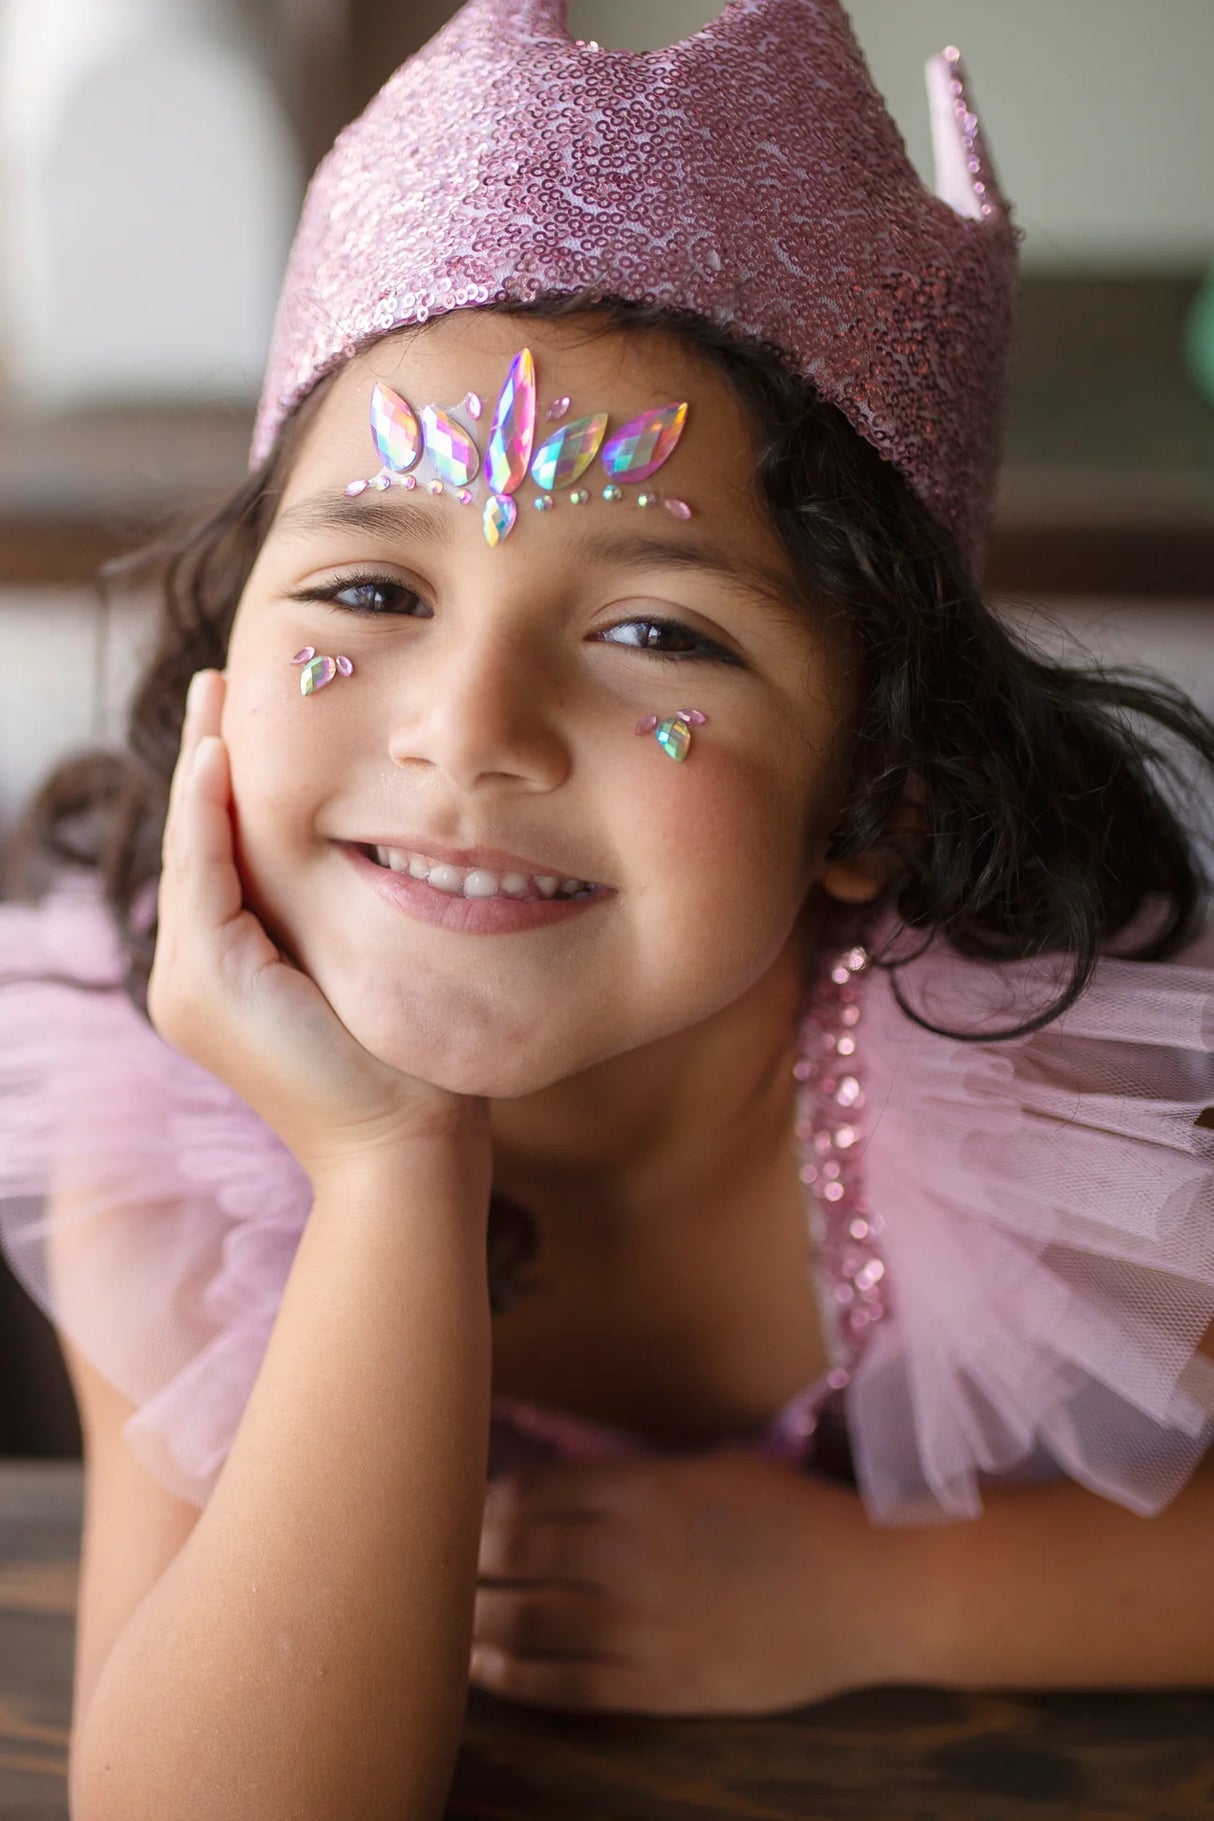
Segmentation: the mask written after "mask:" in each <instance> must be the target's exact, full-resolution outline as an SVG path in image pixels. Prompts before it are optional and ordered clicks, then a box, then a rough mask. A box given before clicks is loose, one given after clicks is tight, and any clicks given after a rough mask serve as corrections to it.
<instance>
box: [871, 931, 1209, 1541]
mask: <svg viewBox="0 0 1214 1821" xmlns="http://www.w3.org/2000/svg"><path fill="white" fill-rule="evenodd" d="M1066 977H1067V974H1066V970H1065V968H1061V971H1060V962H1059V959H1058V958H1057V957H1052V958H1050V957H1043V958H1040V959H1038V960H1033V961H1030V962H1020V963H1015V964H1012V965H1008V964H1002V965H998V966H993V965H988V964H984V963H979V962H972V961H966V960H962V959H961V958H960V957H958V956H957V955H956V953H955V952H954V951H952V950H950V949H947V948H944V947H942V945H941V944H940V943H939V942H938V941H937V943H936V944H934V945H933V947H932V948H931V949H929V950H928V952H927V953H926V954H925V955H923V956H922V957H920V958H919V959H917V960H915V961H913V962H910V963H908V964H907V965H906V966H905V967H904V968H902V969H901V970H899V975H898V980H899V989H900V991H901V993H902V996H903V998H904V999H905V1000H906V1001H907V1003H908V1004H909V1005H910V1006H911V1007H912V1008H913V1009H914V1010H915V1011H916V1012H917V1013H918V1015H919V1016H920V1017H922V1018H925V1019H926V1020H927V1021H928V1022H929V1023H931V1024H935V1025H940V1026H947V1027H948V1028H950V1029H952V1030H956V1031H966V1032H977V1033H982V1032H993V1031H999V1030H1006V1029H1008V1028H1010V1027H1013V1026H1015V1025H1016V1024H1019V1023H1023V1022H1025V1021H1026V1020H1028V1019H1029V1018H1031V1017H1032V1016H1033V1015H1034V1013H1036V1012H1039V1011H1041V1010H1043V1009H1044V1008H1045V1007H1046V1006H1047V1005H1048V1004H1049V1003H1050V1002H1051V1001H1052V1000H1053V999H1055V998H1056V997H1057V996H1058V994H1057V991H1056V987H1057V983H1058V982H1059V980H1060V979H1061V980H1065V978H1066ZM863 1031H864V1057H865V1065H866V1084H865V1095H866V1103H867V1104H866V1132H865V1137H864V1141H863V1142H864V1152H863V1162H864V1174H865V1179H866V1193H867V1196H868V1200H869V1203H870V1207H871V1209H872V1211H873V1212H875V1213H878V1214H879V1215H880V1219H881V1224H882V1241H883V1246H884V1252H885V1258H886V1262H887V1267H888V1274H889V1277H888V1281H889V1284H890V1288H891V1294H892V1304H893V1306H892V1309H891V1314H890V1315H889V1316H888V1317H887V1319H886V1320H885V1321H884V1322H883V1323H882V1324H881V1326H880V1327H879V1328H878V1329H877V1330H876V1331H875V1332H874V1333H873V1336H872V1340H871V1343H870V1345H869V1347H868V1349H867V1351H866V1353H865V1356H864V1358H863V1360H862V1362H861V1363H860V1365H859V1366H858V1367H857V1369H856V1370H855V1372H854V1373H853V1376H852V1382H851V1386H850V1390H849V1396H848V1426H849V1432H850V1438H851V1445H852V1452H853V1459H854V1462H855V1468H856V1477H857V1484H858V1486H859V1488H860V1491H861V1496H862V1497H863V1499H864V1502H865V1505H866V1509H867V1510H868V1512H869V1515H870V1517H871V1518H872V1520H873V1521H874V1522H876V1523H886V1524H924V1523H936V1522H942V1521H947V1520H949V1519H955V1518H958V1517H962V1518H965V1517H975V1516H977V1515H979V1514H980V1513H981V1511H982V1509H983V1505H982V1498H981V1496H980V1488H981V1487H982V1486H983V1485H984V1484H986V1483H987V1482H988V1481H989V1480H1006V1479H1011V1480H1012V1481H1015V1480H1016V1479H1017V1478H1020V1479H1034V1478H1036V1479H1040V1478H1043V1477H1053V1476H1055V1475H1069V1476H1070V1477H1071V1478H1073V1479H1075V1480H1077V1481H1079V1482H1080V1483H1081V1484H1083V1485H1084V1486H1086V1487H1088V1488H1089V1489H1090V1490H1091V1491H1093V1492H1095V1493H1098V1494H1100V1495H1102V1496H1103V1497H1105V1498H1108V1499H1111V1500H1114V1501H1116V1502H1117V1503H1119V1504H1121V1505H1124V1506H1126V1507H1127V1508H1128V1509H1129V1510H1131V1511H1134V1512H1137V1513H1139V1514H1140V1515H1142V1516H1151V1515H1154V1514H1155V1513H1157V1512H1159V1511H1160V1510H1161V1509H1162V1508H1163V1507H1164V1506H1165V1505H1167V1504H1168V1503H1169V1502H1170V1501H1171V1500H1172V1499H1173V1498H1174V1497H1175V1496H1176V1494H1177V1492H1179V1490H1180V1489H1181V1487H1182V1486H1183V1485H1184V1484H1185V1482H1186V1481H1187V1480H1188V1478H1189V1477H1190V1475H1191V1474H1192V1472H1193V1471H1194V1468H1195V1467H1196V1466H1197V1463H1198V1462H1199V1460H1200V1459H1201V1457H1202V1455H1203V1454H1204V1453H1205V1451H1206V1450H1207V1449H1208V1448H1209V1447H1210V1444H1211V1442H1212V1441H1214V1359H1210V1358H1208V1357H1206V1356H1205V1354H1204V1353H1202V1352H1199V1351H1198V1348H1199V1347H1200V1346H1201V1343H1202V1339H1203V1336H1204V1334H1205V1332H1206V1329H1207V1328H1208V1327H1209V1326H1210V1324H1211V1322H1212V1321H1214V1111H1212V1110H1211V1109H1214V926H1212V925H1211V924H1210V923H1209V922H1207V924H1206V926H1205V929H1204V933H1203V934H1202V935H1201V936H1200V937H1199V939H1198V940H1197V941H1196V942H1194V943H1191V944H1190V945H1189V946H1188V948H1186V950H1185V951H1184V952H1183V953H1182V954H1180V955H1178V956H1176V957H1174V958H1173V959H1172V960H1170V961H1166V962H1134V961H1127V960H1124V959H1117V958H1113V957H1110V956H1106V957H1103V958H1102V959H1101V960H1100V962H1099V963H1098V965H1097V971H1096V974H1095V976H1094V977H1093V979H1092V981H1091V983H1090V985H1089V986H1088V988H1087V990H1086V991H1085V992H1084V993H1083V994H1082V995H1081V997H1080V998H1079V1000H1078V1001H1076V1003H1075V1004H1074V1005H1073V1006H1072V1007H1071V1008H1069V1010H1068V1011H1066V1012H1065V1013H1063V1014H1062V1016H1061V1017H1060V1018H1059V1019H1057V1020H1055V1021H1054V1022H1053V1023H1051V1024H1048V1025H1046V1026H1045V1027H1044V1028H1043V1029H1042V1030H1039V1031H1037V1032H1033V1033H1030V1034H1029V1035H1028V1036H1025V1037H1020V1038H1013V1039H1011V1040H1005V1041H1000V1042H986V1041H978V1042H972V1041H971V1042H963V1041H958V1040H955V1039H952V1038H949V1037H943V1036H939V1035H935V1034H933V1033H931V1032H929V1031H925V1030H923V1029H921V1028H919V1027H917V1026H916V1025H915V1024H913V1023H912V1022H911V1021H910V1020H909V1019H908V1018H907V1017H906V1016H905V1015H904V1013H903V1012H902V1011H901V1009H900V1008H899V1006H898V1005H897V1003H896V1001H895V999H894V996H893V989H892V986H891V981H890V977H889V975H888V973H887V972H885V971H884V970H882V969H879V968H874V969H871V970H870V972H869V976H868V979H867V983H866V987H865V1010H864V1022H863ZM1043 1462H1044V1463H1045V1471H1044V1472H1043V1471H1042V1463H1043Z"/></svg>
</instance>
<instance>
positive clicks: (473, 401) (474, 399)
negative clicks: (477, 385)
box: [464, 392, 484, 417]
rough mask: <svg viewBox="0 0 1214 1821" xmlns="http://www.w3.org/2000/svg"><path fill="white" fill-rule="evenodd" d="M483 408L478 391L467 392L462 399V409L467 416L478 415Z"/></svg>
mask: <svg viewBox="0 0 1214 1821" xmlns="http://www.w3.org/2000/svg"><path fill="white" fill-rule="evenodd" d="M483 409H484V407H483V406H482V404H481V401H480V394H479V393H478V392H469V394H468V396H467V398H466V399H465V400H464V410H465V411H466V412H467V413H468V416H469V417H479V416H480V414H481V411H482V410H483Z"/></svg>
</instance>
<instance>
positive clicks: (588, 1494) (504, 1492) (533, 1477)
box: [485, 1461, 645, 1522]
mask: <svg viewBox="0 0 1214 1821" xmlns="http://www.w3.org/2000/svg"><path fill="white" fill-rule="evenodd" d="M639 1471H640V1473H641V1474H642V1475H643V1474H644V1472H645V1464H644V1463H640V1464H639ZM637 1474H638V1468H637V1465H635V1464H634V1463H633V1462H632V1461H612V1462H609V1463H606V1464H603V1463H599V1462H596V1461H536V1462H533V1463H531V1464H530V1465H528V1466H526V1467H514V1468H511V1469H510V1471H509V1472H506V1473H500V1474H498V1475H497V1476H496V1477H495V1478H494V1479H492V1480H490V1482H489V1486H488V1489H487V1491H486V1493H485V1517H486V1519H487V1520H497V1519H500V1520H502V1521H511V1520H517V1519H522V1518H524V1517H525V1518H526V1519H527V1520H528V1521H529V1522H534V1521H535V1520H536V1519H537V1518H568V1519H570V1520H573V1519H578V1518H581V1519H593V1518H597V1517H603V1516H607V1515H616V1516H618V1515H620V1514H622V1513H623V1512H624V1511H625V1510H626V1509H630V1508H631V1505H632V1503H633V1487H634V1481H635V1480H636V1478H637Z"/></svg>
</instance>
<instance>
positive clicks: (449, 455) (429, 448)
mask: <svg viewBox="0 0 1214 1821" xmlns="http://www.w3.org/2000/svg"><path fill="white" fill-rule="evenodd" d="M422 428H423V430H424V432H425V437H426V454H427V455H428V456H429V457H430V460H431V461H432V462H433V463H434V466H435V467H436V468H437V469H438V472H439V475H440V477H441V478H442V479H443V480H445V481H448V482H449V483H450V484H451V486H453V487H466V486H467V485H468V482H469V481H470V480H475V478H476V476H477V474H478V473H479V472H480V465H481V452H480V450H479V449H478V448H477V446H476V444H475V443H474V442H473V440H472V438H471V437H470V436H469V434H468V432H467V431H466V430H465V429H464V426H463V425H462V424H459V423H456V421H455V419H454V418H453V417H450V416H448V414H447V412H446V411H440V410H439V407H438V406H437V405H427V406H426V407H425V409H424V410H423V412H422Z"/></svg>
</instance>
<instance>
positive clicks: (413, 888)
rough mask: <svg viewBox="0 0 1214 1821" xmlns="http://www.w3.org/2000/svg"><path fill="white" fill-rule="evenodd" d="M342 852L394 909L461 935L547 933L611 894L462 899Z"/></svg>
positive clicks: (354, 851)
mask: <svg viewBox="0 0 1214 1821" xmlns="http://www.w3.org/2000/svg"><path fill="white" fill-rule="evenodd" d="M342 851H343V853H345V855H346V856H347V858H348V859H349V861H350V864H351V865H352V866H353V867H354V868H355V870H356V871H357V872H360V873H362V875H363V876H364V878H365V879H366V881H367V883H368V885H370V886H371V887H372V888H373V889H374V890H375V891H377V892H378V893H379V895H380V897H381V898H383V899H384V901H385V903H387V904H390V905H392V907H393V909H394V910H401V911H404V912H405V914H406V916H409V917H417V918H419V919H420V921H421V922H423V923H436V924H437V925H438V927H439V928H440V929H449V930H455V931H456V932H457V933H458V934H459V935H462V936H505V935H509V934H511V933H512V932H513V931H515V930H523V929H547V928H549V927H550V926H551V925H552V924H554V923H567V922H568V921H569V919H570V918H571V917H580V916H581V915H582V913H583V912H584V911H588V910H593V909H594V907H595V905H596V904H605V903H606V902H607V900H608V898H613V897H614V896H615V893H614V892H612V891H609V890H608V888H607V887H606V886H603V885H600V886H596V887H595V891H594V895H593V896H592V897H589V898H559V899H558V898H464V897H459V896H455V895H454V894H452V893H451V892H440V891H439V889H438V887H437V886H434V885H428V884H427V883H426V881H425V880H424V879H415V878H413V876H412V874H411V873H394V872H392V871H391V869H390V868H389V867H386V866H379V865H377V864H376V862H375V861H374V860H370V859H368V857H367V855H366V854H364V853H363V851H362V849H361V848H359V847H352V846H351V845H350V844H349V843H347V842H343V843H342Z"/></svg>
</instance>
